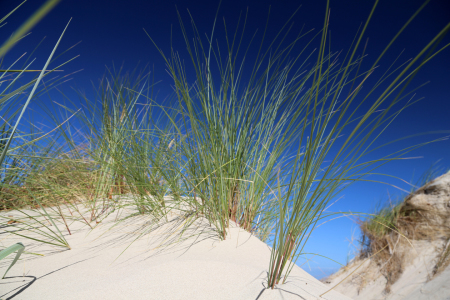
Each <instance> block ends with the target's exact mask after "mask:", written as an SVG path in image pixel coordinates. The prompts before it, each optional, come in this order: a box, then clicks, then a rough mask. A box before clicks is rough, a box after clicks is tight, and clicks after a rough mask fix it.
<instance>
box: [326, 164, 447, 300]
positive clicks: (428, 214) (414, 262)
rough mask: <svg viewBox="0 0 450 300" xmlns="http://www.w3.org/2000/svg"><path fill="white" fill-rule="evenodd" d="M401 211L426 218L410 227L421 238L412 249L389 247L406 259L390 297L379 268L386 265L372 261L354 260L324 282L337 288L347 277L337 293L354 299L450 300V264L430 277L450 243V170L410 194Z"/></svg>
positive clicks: (402, 241) (414, 241)
mask: <svg viewBox="0 0 450 300" xmlns="http://www.w3.org/2000/svg"><path fill="white" fill-rule="evenodd" d="M402 209H405V210H410V211H412V210H415V211H417V212H419V213H420V215H421V216H424V218H423V219H417V220H416V221H414V222H415V223H411V224H410V225H411V227H410V228H413V229H412V230H411V229H409V230H410V231H411V232H413V233H415V235H416V236H417V237H419V238H417V239H412V240H411V242H412V246H413V247H411V245H409V244H408V243H406V242H405V241H404V240H403V239H402V240H401V241H400V242H401V243H398V240H397V242H395V241H394V242H393V243H392V245H389V246H390V248H389V249H390V250H392V251H393V252H397V253H399V254H400V256H401V257H404V259H403V260H402V265H403V272H402V274H401V276H400V278H399V279H398V280H397V281H396V282H395V283H394V284H393V285H392V286H391V288H390V289H391V292H390V293H389V294H384V293H383V291H384V290H385V287H386V279H385V277H384V276H383V275H382V274H381V272H380V269H381V268H383V267H384V266H383V265H380V264H377V263H375V262H374V261H373V260H371V259H363V260H355V261H353V262H352V263H351V264H350V265H349V266H347V267H346V268H342V269H341V270H339V272H337V273H336V274H333V275H331V276H330V277H329V278H327V279H324V280H323V281H324V282H326V284H327V285H328V286H330V287H334V286H336V285H337V284H338V283H339V282H341V281H342V280H343V279H344V278H346V277H348V278H347V279H346V280H345V281H343V282H342V284H340V285H339V286H337V287H336V290H337V291H340V292H341V293H343V294H345V295H347V296H349V297H352V298H353V299H361V300H375V299H389V300H400V299H407V300H419V299H420V300H428V299H430V300H431V299H436V300H450V265H449V266H448V267H447V268H446V269H444V270H443V271H442V273H438V275H436V276H430V275H432V271H433V268H434V267H435V266H436V263H437V261H438V259H439V258H440V257H441V254H442V253H443V251H442V250H443V249H444V248H445V247H447V249H448V247H449V244H450V171H448V172H447V173H445V174H443V175H442V176H439V177H437V178H435V179H434V180H432V181H430V182H428V183H427V184H425V185H424V186H423V187H421V188H419V189H418V190H417V191H415V192H414V193H412V194H410V195H408V197H406V198H405V199H404V202H403V208H402ZM398 238H400V236H398ZM397 244H398V245H399V246H398V247H397ZM391 255H392V253H391ZM448 259H450V258H447V260H446V261H447V264H448ZM385 263H386V262H383V264H385ZM444 265H445V264H444ZM360 266H361V267H360ZM358 267H359V268H358ZM356 268H358V270H357V271H356V272H354V273H353V274H351V273H352V272H353V271H354V270H355V269H356ZM350 274H351V275H350Z"/></svg>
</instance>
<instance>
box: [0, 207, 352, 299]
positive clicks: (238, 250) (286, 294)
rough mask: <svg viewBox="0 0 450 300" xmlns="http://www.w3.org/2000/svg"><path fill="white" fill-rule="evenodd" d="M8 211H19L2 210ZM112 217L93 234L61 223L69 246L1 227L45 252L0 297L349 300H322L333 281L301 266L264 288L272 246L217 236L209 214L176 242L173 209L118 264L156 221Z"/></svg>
mask: <svg viewBox="0 0 450 300" xmlns="http://www.w3.org/2000/svg"><path fill="white" fill-rule="evenodd" d="M11 214H13V215H15V216H20V215H21V214H20V213H18V212H12V213H11V212H8V213H2V215H11ZM115 217H116V213H113V214H111V215H110V216H109V217H108V218H107V219H106V220H105V221H103V222H102V223H101V224H100V225H99V226H97V227H96V228H95V229H94V230H92V231H91V230H90V228H89V227H88V226H87V225H86V224H83V223H81V222H76V223H73V224H71V225H70V226H69V228H70V229H71V231H72V235H68V233H67V230H66V229H65V226H63V225H58V228H60V230H61V231H62V232H63V234H64V236H65V238H66V239H67V241H68V242H69V244H70V246H71V247H72V249H71V250H64V249H63V248H58V247H53V246H48V245H42V244H41V243H38V242H34V241H32V240H29V239H25V238H22V237H18V236H15V235H12V234H8V233H6V232H5V231H6V230H9V231H10V230H12V228H13V227H11V226H10V227H8V228H5V227H3V228H0V249H2V248H5V247H7V246H10V245H12V244H14V243H16V242H22V243H23V244H24V245H25V246H26V249H25V251H29V252H35V253H42V254H45V257H40V256H34V255H29V254H23V255H22V258H23V259H21V260H20V261H18V262H17V263H16V264H15V265H14V266H13V267H12V268H11V270H10V271H9V272H8V274H7V276H6V278H5V279H3V280H0V298H1V299H15V300H19V299H46V300H51V299H58V300H59V299H96V300H98V299H306V300H310V299H330V300H339V299H350V298H348V297H346V296H343V295H342V294H340V293H338V292H336V291H334V290H333V291H331V292H329V293H327V294H325V295H324V296H323V297H322V298H320V297H319V295H320V294H322V293H324V292H326V291H327V290H329V286H326V285H324V284H322V283H321V282H319V281H318V280H316V279H315V278H314V277H312V276H311V275H309V274H308V273H307V272H305V271H304V270H302V269H301V268H300V267H297V266H295V267H294V269H293V270H292V272H291V274H290V276H289V278H288V280H287V283H286V284H283V285H279V286H278V287H277V288H276V289H273V290H271V289H266V288H265V287H266V286H267V282H266V277H267V271H268V266H269V260H270V248H269V247H268V246H267V245H266V244H265V243H263V242H261V241H260V240H259V239H257V238H256V237H254V236H252V235H250V234H249V233H248V232H246V231H243V230H242V229H239V228H236V227H234V228H231V229H230V232H229V235H228V237H227V239H226V240H225V241H220V240H219V239H218V238H217V234H216V233H215V232H214V231H213V230H212V228H211V227H210V226H209V224H208V222H207V221H206V220H205V219H200V220H198V221H197V223H196V225H195V226H191V227H190V232H189V233H188V235H191V236H192V237H191V238H189V239H186V240H184V241H182V242H177V243H172V242H175V241H176V239H177V238H178V237H179V231H178V232H177V231H176V228H178V227H179V226H180V225H181V223H182V220H181V221H180V222H178V223H177V222H176V218H177V215H176V214H175V215H172V222H170V223H169V224H166V225H164V226H162V227H160V228H157V229H156V228H153V230H152V231H151V232H150V233H148V234H146V235H144V236H142V237H141V238H140V239H138V240H137V241H136V242H135V243H133V244H132V245H131V246H130V247H129V248H128V249H127V250H126V251H125V252H124V253H123V255H122V256H120V257H119V258H118V259H117V260H116V261H115V262H114V263H113V261H114V260H115V259H116V258H117V257H118V255H119V254H120V253H121V252H122V251H123V250H125V248H126V247H127V246H128V245H129V244H130V243H131V242H132V241H133V240H134V239H135V238H136V237H138V235H139V232H143V230H145V229H147V230H148V229H149V228H150V224H152V223H151V222H149V216H136V217H133V218H130V219H128V220H126V221H124V222H122V223H119V225H117V226H115V227H113V228H112V229H110V228H111V226H112V225H113V224H114V218H115ZM94 223H95V222H94ZM14 228H17V224H16V225H15V227H14ZM50 228H52V229H53V230H54V227H53V226H52V227H50ZM108 229H110V230H108ZM200 232H202V234H200V235H199V233H200ZM170 243H172V244H170ZM161 245H163V246H161ZM13 258H14V255H10V256H8V258H7V259H4V260H2V261H0V274H1V275H0V276H3V274H4V272H5V271H6V268H7V267H8V266H9V264H10V262H11V260H12V259H13ZM111 263H112V264H111ZM24 275H25V276H24Z"/></svg>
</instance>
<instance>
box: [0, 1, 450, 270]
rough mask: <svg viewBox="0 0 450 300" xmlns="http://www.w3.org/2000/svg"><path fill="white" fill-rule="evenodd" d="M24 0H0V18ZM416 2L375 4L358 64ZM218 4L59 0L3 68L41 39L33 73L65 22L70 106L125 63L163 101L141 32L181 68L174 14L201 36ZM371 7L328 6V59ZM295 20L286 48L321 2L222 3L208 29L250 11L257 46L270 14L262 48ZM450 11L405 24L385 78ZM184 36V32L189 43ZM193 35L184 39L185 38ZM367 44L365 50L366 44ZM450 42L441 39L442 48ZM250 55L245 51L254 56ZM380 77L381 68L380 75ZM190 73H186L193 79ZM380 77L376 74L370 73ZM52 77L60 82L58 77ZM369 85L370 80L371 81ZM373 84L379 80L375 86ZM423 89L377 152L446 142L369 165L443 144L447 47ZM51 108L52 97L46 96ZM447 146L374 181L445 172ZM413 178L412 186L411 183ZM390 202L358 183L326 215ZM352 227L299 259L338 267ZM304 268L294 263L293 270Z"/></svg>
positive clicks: (7, 30)
mask: <svg viewBox="0 0 450 300" xmlns="http://www.w3.org/2000/svg"><path fill="white" fill-rule="evenodd" d="M21 2H22V0H1V1H0V16H4V15H5V14H7V13H8V12H9V11H11V10H12V9H13V8H14V7H15V6H17V5H18V4H20V3H21ZM44 2H45V1H42V0H33V1H28V2H26V3H25V4H24V5H23V6H22V7H21V8H20V9H19V10H18V11H17V12H16V13H14V14H13V15H12V16H11V17H10V18H8V20H7V22H8V23H7V24H6V25H5V26H3V27H2V28H1V29H0V30H1V32H2V40H1V41H0V42H3V39H4V38H5V37H7V36H9V35H10V34H11V33H12V32H13V31H14V30H15V29H16V28H18V26H19V25H20V24H21V23H22V22H23V21H25V20H26V18H27V17H29V16H30V15H31V14H32V13H33V12H34V11H35V10H37V9H38V8H39V7H40V5H42V4H43V3H44ZM422 3H423V1H418V0H391V1H380V4H379V5H378V8H377V10H376V12H375V14H374V16H373V19H372V22H371V23H370V25H369V28H368V29H367V33H366V35H365V36H366V38H369V40H368V46H367V50H366V53H367V54H368V57H367V59H366V60H365V63H366V66H371V64H372V63H373V62H374V60H375V59H376V58H377V57H378V55H379V54H380V53H381V51H382V50H383V49H384V47H385V46H386V45H387V44H388V43H389V41H390V39H391V38H392V37H393V36H394V35H395V33H396V32H397V31H398V30H400V28H401V27H402V26H403V24H404V23H405V22H406V21H407V20H408V18H409V17H410V16H411V15H412V14H413V13H414V12H415V10H416V9H417V8H419V7H420V5H421V4H422ZM218 4H219V1H203V0H200V1H199V0H197V1H192V0H185V1H180V0H166V1H156V0H154V1H137V0H128V1H113V0H108V1H106V0H96V1H92V0H62V1H61V2H60V3H59V4H58V6H56V7H55V8H54V9H53V11H51V12H50V13H49V14H48V15H47V16H46V17H45V18H44V20H42V21H41V22H40V23H39V24H38V25H36V26H35V27H34V28H33V29H32V30H31V32H32V33H31V34H30V35H29V36H27V37H25V38H24V39H23V40H22V41H20V42H19V43H18V44H17V45H16V46H15V47H14V48H13V49H12V50H11V51H10V52H9V53H8V54H7V56H6V57H5V61H4V64H3V66H2V68H3V67H5V66H9V64H10V63H11V62H12V61H13V60H16V59H17V58H18V57H19V56H20V55H22V54H23V53H25V52H28V54H30V53H31V52H32V51H33V49H34V48H35V47H36V46H37V45H38V43H39V42H40V41H41V40H42V39H43V38H44V37H45V40H44V41H43V43H42V44H41V45H40V47H39V48H38V49H37V50H36V52H34V53H33V54H32V58H36V60H35V62H34V63H33V65H32V67H31V68H32V69H39V68H41V67H42V66H43V65H44V63H45V61H46V59H47V57H48V55H49V54H50V53H51V50H52V49H53V47H54V45H55V43H56V41H57V40H58V38H59V36H60V34H61V33H62V31H63V29H64V27H65V26H66V24H67V23H68V21H69V19H70V18H72V21H71V23H70V25H69V27H68V29H67V31H66V33H65V35H64V37H63V39H62V42H61V44H60V46H59V48H58V52H57V53H61V52H62V51H64V50H66V49H68V48H70V47H71V46H73V45H75V44H77V43H78V42H80V41H81V43H79V44H77V46H76V47H74V48H73V49H71V50H70V51H68V52H67V53H65V54H64V55H63V56H62V57H61V58H59V59H58V61H57V62H55V65H54V66H56V65H57V64H58V62H59V63H62V62H64V61H66V60H68V59H70V58H72V57H75V56H77V55H79V57H78V58H76V59H75V60H74V61H72V62H70V63H69V64H68V65H66V66H64V68H63V69H64V72H61V73H62V74H63V75H67V74H71V73H72V72H76V71H79V70H82V71H81V72H77V73H75V74H73V75H71V76H69V78H72V80H70V81H69V82H67V83H65V84H64V85H63V86H61V87H60V89H61V90H63V91H64V93H65V94H66V95H67V96H69V97H73V101H77V99H78V97H77V96H76V93H75V92H73V91H71V89H72V88H74V89H78V90H80V89H81V90H83V91H84V92H85V93H86V95H87V96H88V97H91V98H93V97H94V92H93V88H92V83H91V81H92V82H93V83H94V86H96V87H97V86H98V84H97V83H98V80H99V78H101V77H102V75H103V74H104V72H105V67H106V66H107V67H111V66H112V63H114V64H115V66H116V67H119V66H120V65H122V64H123V68H124V70H132V69H133V68H135V67H136V65H137V64H138V62H140V66H144V65H146V64H149V66H151V69H154V71H155V73H154V75H155V79H156V80H158V81H159V80H160V81H161V82H160V83H159V84H158V85H157V87H156V89H157V90H159V95H160V97H161V99H164V97H166V96H167V95H168V94H169V93H170V92H171V86H170V85H171V79H170V77H169V76H168V74H167V72H166V71H165V69H166V67H165V62H164V60H163V59H162V58H161V56H160V54H159V53H158V51H157V50H156V48H155V47H154V46H153V44H152V43H151V41H150V40H149V38H148V37H147V35H146V34H145V32H144V30H143V28H145V30H146V31H147V32H148V33H149V35H150V36H151V37H152V38H153V39H154V41H155V42H156V43H157V45H158V46H159V47H160V48H161V49H162V50H163V51H164V52H165V53H166V54H168V51H169V49H170V41H171V36H172V46H173V48H174V49H176V50H178V51H179V52H180V55H181V56H182V57H183V58H184V59H186V60H187V59H188V56H187V52H186V51H185V49H186V47H185V43H184V40H183V37H182V33H181V30H180V26H179V22H178V19H177V12H176V9H178V10H179V12H180V14H181V16H182V18H183V21H184V22H185V25H186V27H189V14H188V12H187V9H189V12H190V13H191V14H192V16H193V18H194V21H195V22H196V26H197V28H198V31H199V33H200V34H205V33H206V34H208V35H210V34H211V30H212V26H213V22H214V17H215V14H216V10H217V8H218ZM372 4H373V1H356V0H339V1H338V0H334V1H331V17H330V30H331V48H332V50H334V51H340V50H344V51H345V50H347V49H348V48H349V46H350V44H351V42H352V39H353V37H354V35H355V34H356V31H357V29H358V27H359V25H360V24H361V23H363V22H364V21H365V20H366V18H367V16H368V14H369V12H370V10H371V7H372ZM300 5H302V6H301V7H300V9H299V11H298V12H297V14H296V15H295V17H294V18H293V19H292V21H293V27H292V30H291V33H290V34H289V35H288V36H287V38H286V39H287V40H288V41H289V40H292V39H294V38H295V36H296V34H297V33H298V32H299V30H300V29H301V28H302V26H303V25H304V26H305V29H306V30H308V29H312V28H315V30H316V31H317V30H318V29H320V28H322V26H323V18H324V14H325V7H326V1H324V0H318V1H283V0H276V1H275V0H259V1H250V0H239V1H234V0H229V1H223V2H222V5H221V7H220V10H219V14H218V19H219V21H220V23H218V26H217V28H216V32H215V37H216V38H217V39H219V41H222V42H223V41H224V40H223V37H224V31H223V26H222V24H223V23H222V19H223V18H225V20H226V22H227V26H228V28H229V32H234V30H235V28H236V24H237V19H238V17H239V14H240V13H242V14H243V15H245V12H246V11H247V8H248V21H247V25H246V37H248V38H247V41H248V40H249V39H250V38H251V36H252V35H253V33H254V32H255V30H257V29H258V33H257V38H256V41H257V43H256V44H255V45H259V44H258V42H259V41H260V39H261V35H262V31H263V30H264V26H265V22H266V20H267V15H268V12H269V6H270V7H271V8H270V17H269V30H268V32H267V37H266V39H267V41H271V40H272V39H273V38H274V37H275V36H276V34H277V33H278V31H279V30H280V29H281V27H282V26H283V25H284V23H285V22H286V20H287V19H288V18H289V17H290V16H291V14H292V13H293V12H294V11H295V10H296V9H297V8H298V7H299V6H300ZM449 11H450V3H449V2H448V1H446V0H436V1H431V2H430V3H429V4H428V5H427V6H426V7H425V9H424V10H423V11H422V13H421V14H419V16H418V17H417V18H416V19H415V20H414V21H413V23H412V24H411V25H410V26H409V27H408V28H407V30H406V31H405V32H404V33H403V34H402V35H401V36H400V38H399V39H398V40H397V41H396V43H395V44H394V45H393V46H392V47H391V48H390V50H389V51H388V52H387V53H386V55H385V57H384V59H383V60H382V61H381V62H380V63H379V65H380V70H385V68H387V67H388V66H389V65H390V64H391V63H392V62H393V61H394V60H395V59H396V57H397V56H398V55H399V54H400V53H401V52H402V51H403V53H402V55H401V57H400V61H401V62H404V61H406V60H408V59H409V58H412V57H413V56H414V55H415V54H417V53H418V51H420V50H421V49H422V47H424V46H425V45H426V44H427V43H428V42H429V41H430V40H431V39H432V38H433V37H434V36H435V35H436V34H437V33H438V32H439V31H440V30H441V29H442V28H443V27H444V26H445V25H446V24H447V23H448V22H450V14H449V13H448V12H449ZM189 33H191V32H189V31H188V34H189ZM191 36H192V35H191ZM364 42H365V41H364ZM447 43H450V35H447V36H446V37H445V38H444V39H443V41H442V42H441V44H440V46H443V45H445V44H447ZM256 50H257V47H251V48H250V54H249V56H251V55H252V52H251V51H256ZM383 68H384V69H383ZM191 74H192V73H191ZM378 74H380V75H379V76H381V74H382V73H378ZM63 75H60V76H63ZM375 77H376V75H375ZM377 78H378V77H377ZM428 81H429V82H430V83H428V84H427V85H426V86H424V87H422V88H421V89H419V90H418V91H417V95H416V98H421V97H425V98H424V99H423V100H421V101H420V102H418V103H416V104H414V105H413V106H412V107H410V108H408V109H407V110H406V111H405V112H404V113H402V114H400V116H399V117H398V118H397V120H396V121H395V122H394V123H393V124H392V126H391V128H390V130H389V132H388V133H387V134H385V135H384V136H382V138H381V139H380V141H379V143H380V144H383V143H385V142H388V141H390V140H393V139H396V138H399V137H402V136H407V135H413V134H417V133H425V132H435V131H447V133H443V132H441V133H434V134H428V135H424V136H419V137H415V138H411V139H408V140H406V141H402V142H399V143H396V144H395V145H393V146H389V147H386V149H384V150H381V151H379V152H377V153H376V154H374V156H373V157H372V156H371V157H370V158H371V159H374V158H376V157H378V156H380V155H383V154H388V153H391V152H393V151H395V150H398V149H402V148H404V147H407V146H410V145H415V144H417V143H420V142H425V141H428V140H432V139H435V138H438V137H442V136H445V135H450V121H449V116H448V112H449V111H450V48H448V49H446V50H445V51H443V52H442V53H440V54H439V55H438V56H437V57H435V58H433V59H432V60H431V61H430V62H429V63H428V64H427V65H426V66H424V67H423V68H422V70H421V72H420V73H419V74H418V75H417V76H416V77H415V78H414V80H413V81H412V82H411V85H410V89H411V88H413V87H415V86H418V85H420V84H422V83H425V82H428ZM52 93H54V94H52V95H53V97H54V99H53V100H55V99H58V97H60V95H59V93H58V92H57V91H53V92H52ZM39 101H41V103H42V104H44V105H45V104H46V103H47V102H46V101H49V100H48V99H46V98H45V96H43V97H41V98H40V99H39ZM449 148H450V141H449V140H447V141H443V142H438V143H433V144H430V145H427V146H424V147H422V148H420V149H418V150H415V151H413V152H411V153H410V154H409V155H408V156H410V157H420V158H418V159H414V160H404V161H398V162H394V163H391V164H388V165H387V166H384V167H382V168H381V169H379V170H378V172H379V173H388V174H390V175H394V176H397V177H400V178H402V179H404V180H406V181H411V180H413V179H418V177H419V176H420V175H421V174H422V173H423V172H424V171H425V170H427V169H428V168H429V167H430V166H431V164H432V163H435V162H437V161H439V163H438V166H440V167H441V168H442V169H443V170H444V169H445V170H447V169H449V168H450V151H449ZM413 174H414V177H413ZM372 179H374V180H383V181H386V182H389V183H390V184H393V185H396V186H398V187H400V188H402V189H407V190H409V186H408V185H406V184H405V183H403V182H402V181H400V180H396V179H389V178H375V177H374V178H372ZM388 193H389V194H390V195H391V198H395V197H396V195H399V194H400V193H401V192H400V191H399V190H397V189H395V188H393V187H391V186H387V185H383V184H376V183H357V184H355V185H353V186H352V187H350V188H349V189H347V190H345V191H344V192H343V193H342V194H341V195H340V196H342V198H341V199H340V200H339V201H338V202H337V203H336V204H335V205H333V207H332V210H333V211H354V212H366V213H367V212H372V210H373V208H374V207H375V205H376V204H377V203H378V202H379V201H382V200H386V199H387V198H388ZM355 229H357V225H356V224H355V223H354V222H353V221H352V220H350V219H349V218H341V219H339V220H334V221H331V222H329V223H327V224H325V225H323V226H321V227H319V228H318V229H317V230H316V231H315V232H314V234H313V237H312V238H311V240H310V242H309V244H308V246H307V249H305V251H306V252H314V253H318V254H320V255H324V256H328V257H330V258H332V259H334V260H337V261H339V262H341V263H345V262H346V259H347V255H348V253H349V251H350V248H349V243H348V242H347V239H351V237H352V233H353V232H354V235H355V237H358V231H357V230H356V231H355ZM301 263H302V261H301V260H299V264H301ZM309 264H310V266H311V270H310V269H309V267H308V266H306V265H305V266H304V268H305V269H307V270H308V271H311V273H312V274H313V275H314V276H317V277H320V276H321V274H323V273H322V271H321V270H323V271H324V272H325V273H328V272H330V271H332V270H335V269H336V268H337V265H336V264H335V263H333V262H331V261H327V260H326V259H322V258H314V259H313V260H312V261H310V263H309Z"/></svg>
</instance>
